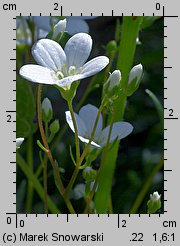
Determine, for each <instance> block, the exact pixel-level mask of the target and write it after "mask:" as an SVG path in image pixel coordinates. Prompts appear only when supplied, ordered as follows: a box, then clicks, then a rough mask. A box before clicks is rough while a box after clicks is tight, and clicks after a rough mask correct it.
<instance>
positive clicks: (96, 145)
mask: <svg viewBox="0 0 180 246" xmlns="http://www.w3.org/2000/svg"><path fill="white" fill-rule="evenodd" d="M78 138H79V139H80V140H81V141H82V142H83V143H86V144H88V143H89V139H87V138H84V137H81V136H78ZM91 145H93V146H95V147H98V148H101V146H100V145H99V144H97V143H95V142H94V141H91Z"/></svg>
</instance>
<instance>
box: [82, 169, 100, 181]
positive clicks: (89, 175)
mask: <svg viewBox="0 0 180 246" xmlns="http://www.w3.org/2000/svg"><path fill="white" fill-rule="evenodd" d="M82 175H83V178H84V179H85V180H86V181H87V182H92V181H94V180H95V178H96V176H97V171H96V170H94V169H93V168H92V167H86V168H85V169H84V170H83V173H82Z"/></svg>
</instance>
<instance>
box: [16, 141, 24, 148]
mask: <svg viewBox="0 0 180 246" xmlns="http://www.w3.org/2000/svg"><path fill="white" fill-rule="evenodd" d="M23 141H24V138H16V149H19V148H20V147H21V144H22V143H23Z"/></svg>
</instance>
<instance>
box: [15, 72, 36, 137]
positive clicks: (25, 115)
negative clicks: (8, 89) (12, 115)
mask: <svg viewBox="0 0 180 246" xmlns="http://www.w3.org/2000/svg"><path fill="white" fill-rule="evenodd" d="M16 91H17V94H16V97H17V103H16V111H17V118H16V127H17V129H16V130H17V136H21V137H28V136H29V135H31V134H33V133H34V132H35V131H36V129H37V124H35V123H34V122H33V121H34V117H35V113H36V104H35V99H34V95H33V92H32V90H31V88H30V84H29V82H27V81H25V80H24V79H21V78H20V77H19V76H18V79H17V83H16Z"/></svg>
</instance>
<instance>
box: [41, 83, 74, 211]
mask: <svg viewBox="0 0 180 246" xmlns="http://www.w3.org/2000/svg"><path fill="white" fill-rule="evenodd" d="M41 93H42V85H39V86H38V100H37V109H38V124H39V130H40V133H41V137H42V141H43V144H44V146H45V148H46V149H47V150H48V151H47V155H48V158H49V160H50V163H51V165H52V168H53V170H54V174H55V178H56V180H57V183H58V186H59V189H60V194H61V195H62V197H64V192H65V189H64V185H63V183H62V180H61V177H60V175H59V171H58V169H57V167H56V164H55V162H54V159H53V157H52V153H51V150H50V148H49V145H48V142H47V138H46V135H45V132H44V128H43V123H42V111H41ZM64 200H65V203H66V205H67V207H68V209H69V211H70V212H71V213H75V211H74V208H73V206H72V204H71V202H70V200H69V199H68V198H67V197H64Z"/></svg>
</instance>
